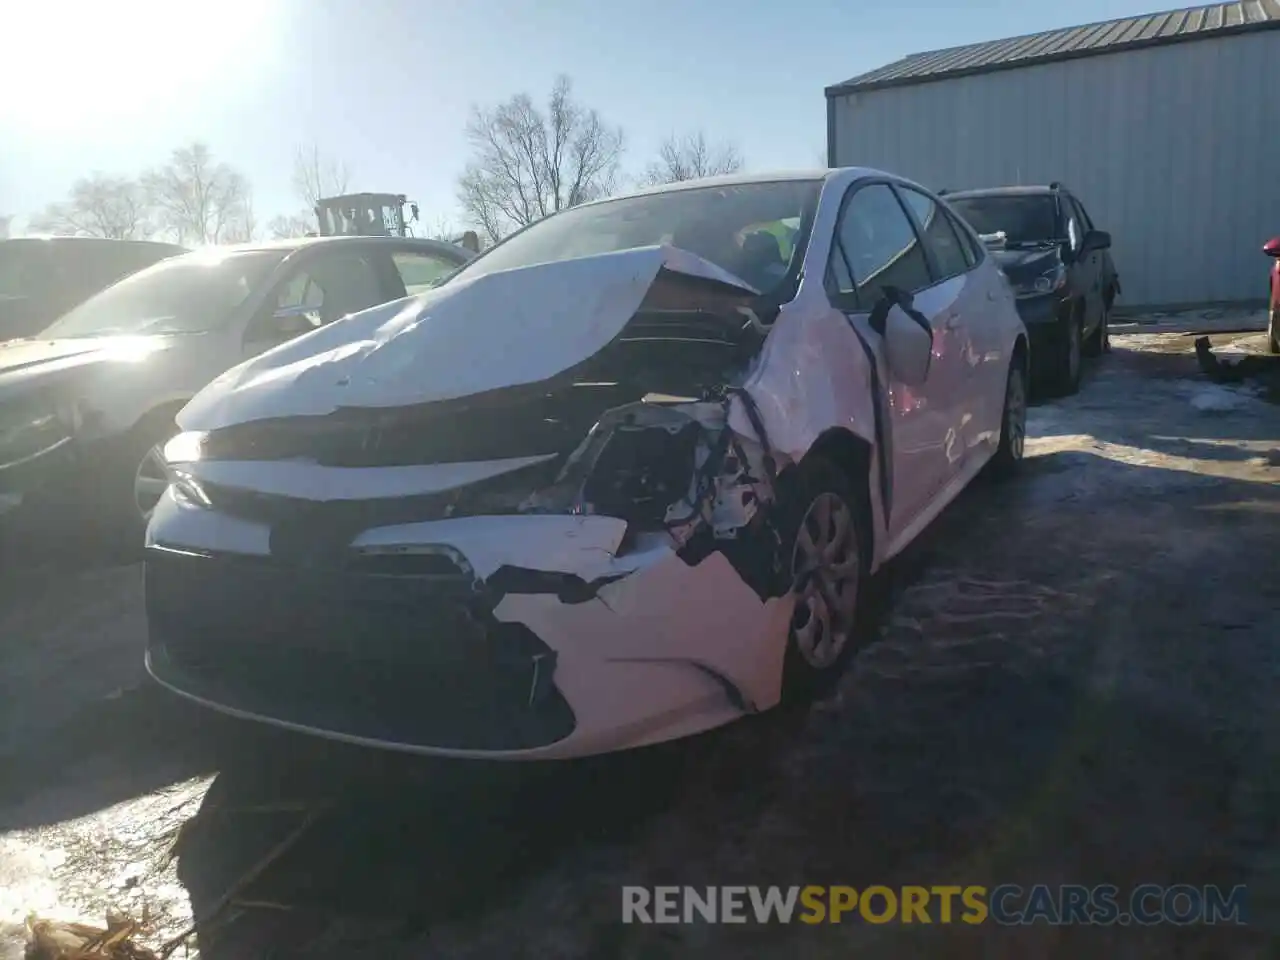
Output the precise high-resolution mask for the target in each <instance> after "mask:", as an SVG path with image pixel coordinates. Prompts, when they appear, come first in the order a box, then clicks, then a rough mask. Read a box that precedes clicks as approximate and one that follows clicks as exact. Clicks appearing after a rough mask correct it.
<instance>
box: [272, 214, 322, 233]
mask: <svg viewBox="0 0 1280 960" xmlns="http://www.w3.org/2000/svg"><path fill="white" fill-rule="evenodd" d="M267 231H268V232H269V233H270V234H271V236H272V237H274V238H275V239H276V240H288V239H290V238H292V237H305V236H306V235H307V234H309V233H315V232H316V224H315V220H314V219H313V218H312V217H309V216H307V215H306V214H305V213H294V214H289V215H288V216H285V215H283V214H281V215H280V216H278V217H272V218H271V222H270V223H268V224H267Z"/></svg>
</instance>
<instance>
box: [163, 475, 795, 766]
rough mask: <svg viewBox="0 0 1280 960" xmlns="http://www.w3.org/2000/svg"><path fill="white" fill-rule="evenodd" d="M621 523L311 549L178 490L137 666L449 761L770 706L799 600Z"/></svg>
mask: <svg viewBox="0 0 1280 960" xmlns="http://www.w3.org/2000/svg"><path fill="white" fill-rule="evenodd" d="M622 529H625V524H622V522H621V521H618V520H615V519H613V518H609V517H603V516H547V515H514V516H503V517H494V516H478V517H466V518H458V519H453V520H444V521H434V522H427V523H415V524H410V525H406V526H403V527H399V528H382V529H378V530H374V531H371V532H369V533H368V534H366V535H362V537H360V538H357V539H356V541H355V543H354V546H355V547H357V548H360V547H361V545H362V544H363V545H364V546H366V547H367V546H368V545H369V544H370V543H374V544H380V545H381V546H382V547H390V549H389V550H382V549H381V548H379V549H378V551H377V552H375V553H372V554H368V553H361V552H360V551H359V550H357V552H356V553H355V554H352V555H351V556H350V558H349V561H344V562H343V563H342V564H340V565H337V566H325V567H317V566H310V565H307V564H298V563H297V562H289V563H285V562H282V561H281V560H280V559H278V558H275V557H273V556H272V554H271V550H270V531H269V530H268V529H267V528H266V527H265V526H262V525H259V524H257V523H253V522H251V521H249V520H246V519H244V518H243V517H236V516H228V515H225V514H221V513H218V512H216V511H213V510H210V509H206V508H200V507H195V506H192V505H191V504H188V503H184V502H182V501H180V500H179V499H177V498H176V497H175V494H174V492H173V491H172V490H171V491H170V492H169V493H167V494H166V495H165V497H164V498H163V499H162V501H161V504H160V506H159V508H158V509H157V511H156V515H155V518H154V519H153V521H152V524H151V527H150V529H149V531H148V549H147V556H146V603H147V618H148V633H149V636H148V646H147V657H146V665H147V669H148V671H149V672H150V674H151V676H152V677H153V678H154V679H155V680H157V681H158V682H159V683H161V684H162V685H164V686H166V687H168V688H170V689H171V690H173V691H175V692H177V693H179V694H181V695H183V696H186V697H188V698H190V699H192V700H195V701H198V702H200V703H202V704H204V705H206V706H209V707H212V708H214V709H217V710H220V711H222V712H225V713H230V714H233V715H236V716H240V717H243V718H248V719H253V720H259V721H263V722H266V723H270V724H274V725H277V726H281V727H285V728H289V729H293V730H296V731H301V732H306V733H311V734H317V735H321V736H326V737H330V738H333V739H337V740H344V741H348V742H352V743H357V744H363V745H369V746H376V747H380V748H386V749H392V750H400V751H405V752H411V753H422V754H435V755H443V756H456V757H486V758H494V759H509V760H537V759H560V758H569V757H577V756H586V755H591V754H597V753H605V752H611V751H615V750H621V749H627V748H631V747H638V746H643V745H646V744H651V743H657V742H660V741H663V740H669V739H674V738H676V737H681V736H686V735H690V734H693V733H697V732H700V731H703V730H707V729H710V728H713V727H716V726H720V725H722V724H724V723H727V722H730V721H732V720H734V719H736V718H738V717H741V716H743V715H744V714H747V713H753V712H757V711H759V710H762V709H766V708H768V707H771V706H773V705H775V704H776V703H777V702H778V700H779V698H780V695H781V675H782V663H783V656H784V651H785V644H786V637H787V624H788V622H789V619H790V606H791V599H790V597H774V598H771V599H768V600H765V599H762V598H761V596H759V595H758V594H757V593H756V592H754V591H753V590H752V589H751V588H750V587H748V586H747V584H746V583H745V582H744V581H743V579H742V578H741V576H739V574H738V573H737V572H736V571H735V569H734V568H733V566H732V565H731V564H730V562H729V561H728V560H727V559H726V558H725V556H724V554H722V553H719V552H714V553H712V554H710V555H709V556H707V557H705V558H704V559H702V560H701V561H700V562H698V563H696V564H691V563H689V562H687V561H686V560H684V559H681V558H680V557H679V556H677V554H676V553H675V551H674V550H673V549H671V548H670V546H669V545H663V544H662V543H650V544H647V545H643V544H642V545H638V546H632V547H630V548H629V549H628V550H626V551H619V550H618V549H617V545H618V542H619V541H620V539H621V536H620V531H621V530H622ZM538 564H540V565H541V569H539V568H538V566H537V565H538Z"/></svg>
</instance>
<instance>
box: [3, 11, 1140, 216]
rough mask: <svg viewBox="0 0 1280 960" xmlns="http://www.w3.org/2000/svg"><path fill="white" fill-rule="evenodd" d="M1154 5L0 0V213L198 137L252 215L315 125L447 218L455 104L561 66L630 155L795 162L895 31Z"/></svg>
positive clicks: (371, 186)
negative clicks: (674, 145) (698, 142)
mask: <svg viewBox="0 0 1280 960" xmlns="http://www.w3.org/2000/svg"><path fill="white" fill-rule="evenodd" d="M104 8H105V9H104ZM1161 8H1162V7H1161V6H1159V5H1158V4H1157V5H1155V6H1153V3H1152V0H1145V2H1144V0H1076V2H1074V3H1071V4H1060V3H1052V2H1045V0H981V2H972V0H971V2H968V3H957V2H954V0H953V2H946V0H895V2H892V3H889V2H882V3H867V2H857V0H845V2H843V3H835V2H831V0H788V2H786V3H764V2H755V3H753V2H746V3H743V2H729V0H683V2H675V0H642V2H631V3H626V2H620V0H618V2H612V3H610V2H594V3H589V2H586V0H540V2H537V0H312V2H305V0H220V2H219V3H218V4H216V5H215V4H209V5H205V4H198V5H197V4H195V3H191V2H187V3H183V2H181V0H116V2H115V3H113V4H102V5H100V6H99V5H94V6H90V5H89V0H28V2H26V3H25V4H23V5H22V7H21V8H18V9H19V12H18V13H17V14H16V16H17V19H18V23H17V27H18V29H17V30H16V31H15V30H13V29H12V20H11V19H10V18H12V17H13V16H14V10H13V8H10V9H9V10H8V11H7V12H6V19H7V20H8V21H9V23H8V25H7V28H6V31H5V32H6V41H5V46H6V52H5V54H4V55H3V56H0V89H3V90H5V91H6V95H5V97H3V98H0V213H15V214H18V215H19V216H20V217H23V216H25V215H27V214H29V213H31V212H33V211H35V210H37V209H39V208H40V207H42V206H43V205H44V204H46V203H48V202H49V201H52V200H56V199H59V198H60V197H61V196H62V195H64V194H65V192H66V190H67V188H68V187H69V186H70V184H71V182H72V181H73V180H74V179H75V178H76V177H77V176H80V175H83V174H86V173H89V172H91V171H94V170H100V171H102V172H104V173H109V174H133V173H136V172H138V171H139V170H140V169H142V168H144V167H146V166H148V165H151V164H154V163H156V162H158V161H161V160H162V159H163V158H164V157H165V155H166V153H167V152H168V151H169V150H170V149H171V148H172V147H174V146H176V145H179V144H181V143H184V142H189V141H191V140H192V139H196V138H198V139H201V140H204V141H205V142H207V143H208V144H209V145H210V146H211V147H212V148H213V150H214V152H215V154H217V156H218V157H219V158H220V159H223V160H226V161H228V162H230V163H232V164H234V165H235V166H237V167H238V168H240V169H241V170H242V171H244V172H245V173H246V174H247V175H248V176H249V178H250V179H251V181H252V182H253V186H254V198H255V209H256V212H257V214H258V217H259V219H260V220H261V221H263V222H265V221H266V220H267V219H269V218H270V217H271V216H272V215H274V214H276V213H281V212H291V211H293V210H296V209H298V207H299V206H300V205H299V203H298V202H297V200H296V199H295V198H294V197H293V196H292V191H291V188H290V184H289V178H290V171H291V164H292V156H293V153H294V150H295V149H296V147H297V146H298V145H302V144H312V143H314V144H317V145H318V146H319V147H320V149H321V150H322V151H324V152H325V153H327V154H329V155H332V156H334V157H337V158H340V159H342V160H343V161H345V162H346V163H347V164H348V165H349V166H350V167H351V169H352V171H353V174H354V177H353V181H352V184H351V186H352V188H353V189H365V190H386V191H394V192H407V193H409V194H410V195H411V196H412V197H414V198H415V199H417V200H418V201H419V202H420V203H421V206H422V215H423V219H424V220H427V221H435V220H436V218H437V217H441V216H444V217H447V218H449V219H451V220H453V221H454V222H455V223H456V222H457V210H456V204H455V200H454V184H455V182H456V179H457V176H458V174H459V172H460V171H461V169H462V167H463V165H464V163H465V162H466V159H467V147H466V142H465V138H464V126H465V123H466V120H467V116H468V112H469V110H470V108H471V105H472V104H474V103H478V104H491V103H496V102H498V101H500V100H503V99H505V98H507V97H509V96H511V95H512V94H513V93H517V92H520V91H527V92H529V93H531V94H532V95H534V96H535V98H536V99H541V98H543V97H544V96H545V94H546V92H547V91H548V90H549V89H550V86H551V83H552V81H553V78H554V77H555V75H556V74H558V73H562V72H563V73H567V74H569V75H570V76H571V77H572V78H573V81H574V85H575V91H576V93H577V96H578V98H579V99H580V100H581V101H583V102H584V103H586V104H588V105H590V106H593V107H595V108H597V109H598V110H599V111H600V112H601V113H602V114H603V115H604V116H605V118H606V119H608V120H609V121H610V122H612V123H615V124H619V125H621V126H622V127H623V128H624V129H625V131H626V135H627V144H628V150H627V153H626V156H625V158H624V164H625V168H626V169H627V170H628V171H632V172H635V171H639V170H640V169H642V168H643V166H644V164H645V163H646V162H647V161H648V160H649V159H650V158H651V157H652V155H653V154H654V152H655V151H656V149H657V147H658V145H659V144H660V143H661V141H662V139H663V138H664V137H666V136H667V135H668V134H671V133H682V132H685V131H692V130H695V129H698V128H702V129H704V130H705V131H706V132H707V133H708V135H709V136H711V137H712V138H715V139H727V140H731V141H733V142H734V143H736V144H737V146H738V147H739V149H740V150H741V152H742V153H743V155H744V157H745V159H746V162H747V165H748V167H749V168H751V169H759V170H763V169H770V168H781V167H809V166H814V165H817V163H818V162H819V160H820V158H821V157H822V156H823V154H824V150H825V138H826V113H825V106H824V100H823V95H822V91H823V88H824V87H825V86H827V85H830V84H832V83H836V82H839V81H841V80H844V79H847V78H848V77H851V76H853V75H855V74H858V73H861V72H863V71H865V70H868V69H871V68H872V67H875V66H879V65H881V64H884V63H887V62H889V61H891V60H894V59H896V58H898V57H900V56H903V55H905V54H908V53H915V52H919V51H922V50H930V49H936V48H939V47H945V46H954V45H957V44H962V43H972V42H977V41H981V40H988V39H996V38H999V37H1005V36H1013V35H1015V34H1021V33H1032V32H1035V31H1038V30H1046V29H1052V28H1055V27H1063V26H1071V25H1074V24H1079V23H1086V22H1090V21H1096V20H1106V19H1111V18H1115V17H1124V16H1131V15H1135V14H1141V13H1146V12H1150V11H1151V10H1152V9H1161ZM214 11H217V13H216V14H215V13H214ZM51 61H52V64H51ZM51 66H52V70H51V69H50V67H51ZM14 91H23V94H22V95H21V96H14Z"/></svg>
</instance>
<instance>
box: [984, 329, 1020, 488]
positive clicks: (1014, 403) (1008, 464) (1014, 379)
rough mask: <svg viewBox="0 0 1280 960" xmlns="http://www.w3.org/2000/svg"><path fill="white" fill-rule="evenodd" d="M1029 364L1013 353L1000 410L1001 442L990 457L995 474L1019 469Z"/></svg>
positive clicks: (1004, 475)
mask: <svg viewBox="0 0 1280 960" xmlns="http://www.w3.org/2000/svg"><path fill="white" fill-rule="evenodd" d="M1027 388H1028V384H1027V366H1026V361H1025V360H1024V355H1023V354H1022V353H1017V354H1014V357H1013V360H1012V362H1010V364H1009V374H1008V376H1007V378H1006V379H1005V388H1004V409H1003V410H1002V411H1001V414H1000V443H999V444H998V445H997V446H996V452H995V453H994V454H993V455H992V457H991V462H990V472H991V475H992V476H993V477H997V478H1002V479H1003V478H1006V477H1010V476H1012V475H1013V474H1015V473H1017V472H1018V468H1019V467H1021V466H1022V455H1023V451H1024V449H1025V444H1026V438H1027Z"/></svg>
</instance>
